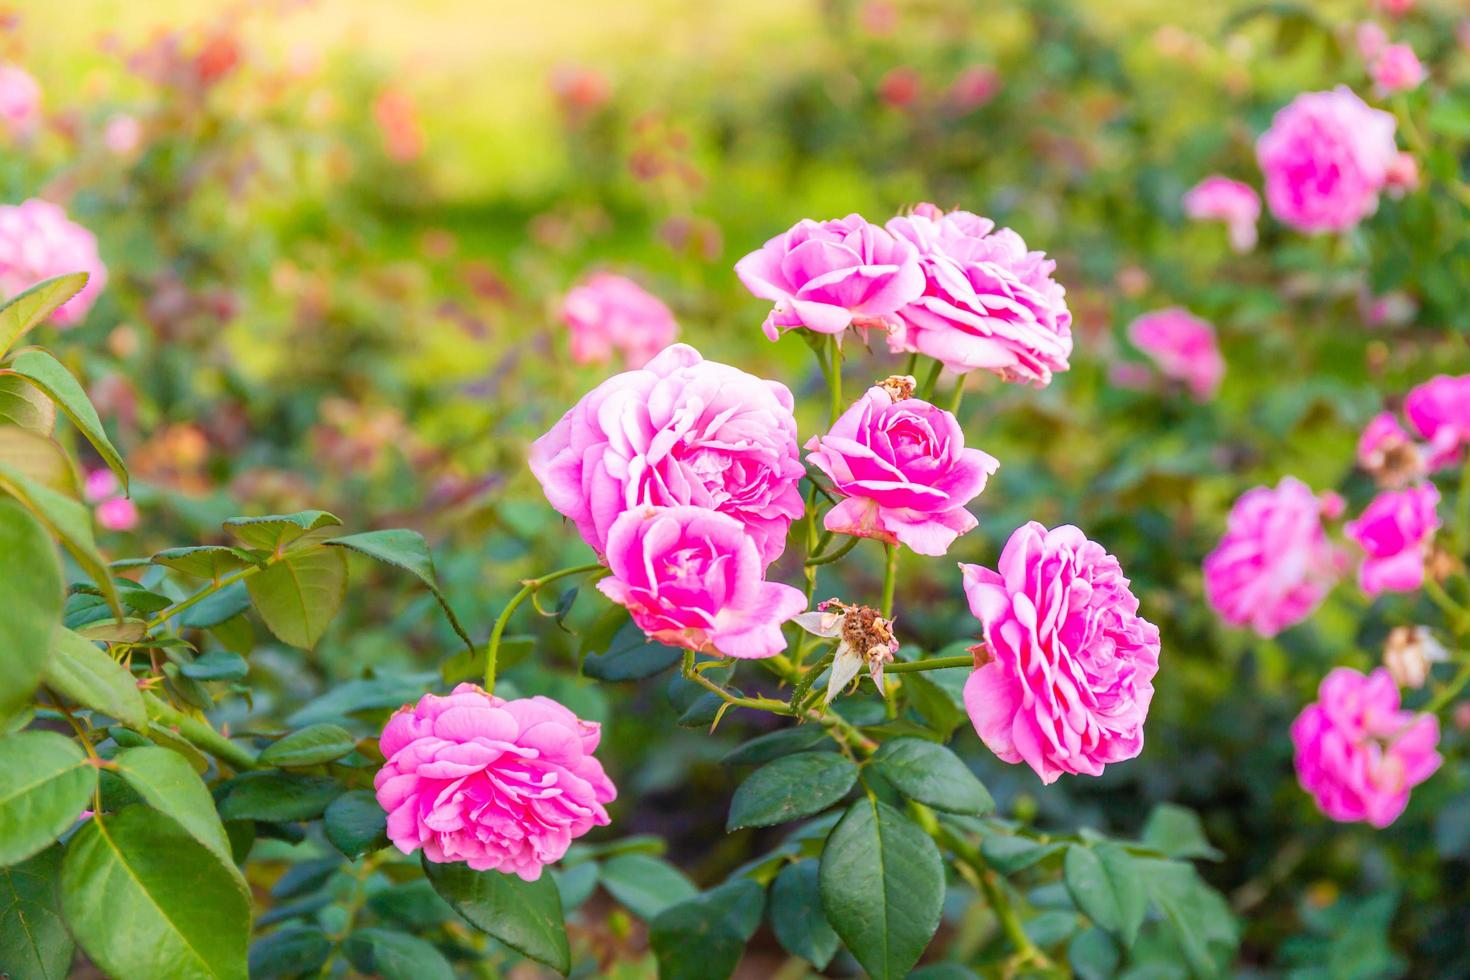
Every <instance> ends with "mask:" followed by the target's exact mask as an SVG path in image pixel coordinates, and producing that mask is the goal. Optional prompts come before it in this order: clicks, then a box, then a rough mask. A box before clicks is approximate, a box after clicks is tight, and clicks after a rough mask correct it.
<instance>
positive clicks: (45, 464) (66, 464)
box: [0, 425, 81, 497]
mask: <svg viewBox="0 0 1470 980" xmlns="http://www.w3.org/2000/svg"><path fill="white" fill-rule="evenodd" d="M0 463H6V464H8V465H10V466H13V467H15V469H16V470H17V471H19V472H21V473H24V474H25V475H26V476H28V477H30V478H31V479H32V480H35V481H36V482H37V483H39V484H41V485H42V486H44V487H49V488H50V489H52V490H55V491H56V492H57V493H61V494H65V495H66V496H68V497H79V496H81V482H80V479H79V478H78V476H77V470H76V467H75V466H74V465H73V464H72V461H71V457H69V456H67V454H66V451H65V450H63V449H62V448H61V445H60V444H59V443H57V441H56V440H55V439H52V438H51V437H50V436H43V435H39V434H37V433H35V432H27V431H26V430H25V429H17V428H16V427H15V426H13V425H0Z"/></svg>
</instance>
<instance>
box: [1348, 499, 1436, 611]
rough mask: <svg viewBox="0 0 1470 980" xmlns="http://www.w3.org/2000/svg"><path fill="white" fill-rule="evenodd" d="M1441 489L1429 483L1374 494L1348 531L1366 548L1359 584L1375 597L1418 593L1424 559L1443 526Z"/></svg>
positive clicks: (1349, 535) (1354, 539)
mask: <svg viewBox="0 0 1470 980" xmlns="http://www.w3.org/2000/svg"><path fill="white" fill-rule="evenodd" d="M1438 506H1439V491H1438V490H1436V489H1435V487H1434V484H1432V483H1425V484H1421V485H1419V486H1416V487H1410V488H1408V489H1407V490H1388V491H1385V492H1384V493H1381V494H1379V495H1378V496H1377V497H1374V498H1373V502H1372V503H1370V504H1369V505H1368V506H1367V507H1366V508H1364V510H1363V513H1362V514H1360V515H1359V516H1358V518H1357V520H1353V521H1348V522H1347V524H1346V525H1344V526H1343V532H1344V533H1345V534H1346V535H1347V536H1348V538H1350V539H1351V540H1352V541H1353V542H1355V543H1356V544H1357V545H1358V547H1360V548H1362V549H1363V563H1362V564H1361V565H1360V566H1359V567H1358V585H1359V586H1361V587H1362V589H1363V591H1364V592H1366V593H1367V594H1368V595H1370V596H1374V595H1378V594H1379V593H1381V592H1413V591H1415V590H1416V589H1418V588H1419V587H1420V586H1422V585H1423V584H1424V560H1425V558H1426V557H1428V555H1427V552H1428V548H1429V544H1430V541H1431V540H1432V538H1433V537H1434V532H1435V531H1436V530H1438V528H1439V516H1438V515H1437V514H1436V513H1435V508H1436V507H1438Z"/></svg>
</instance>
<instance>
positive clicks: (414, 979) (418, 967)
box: [342, 929, 454, 980]
mask: <svg viewBox="0 0 1470 980" xmlns="http://www.w3.org/2000/svg"><path fill="white" fill-rule="evenodd" d="M342 952H344V953H346V954H347V959H348V960H349V961H350V962H351V963H352V965H353V966H355V967H357V968H358V969H359V970H361V971H362V972H363V973H367V974H371V975H373V976H379V977H382V978H383V980H454V970H453V968H452V967H450V965H449V961H448V960H446V959H445V958H444V954H443V953H441V952H439V951H438V950H437V949H435V948H434V947H433V946H431V945H430V944H429V943H426V942H424V941H423V940H422V939H419V938H417V937H416V936H410V935H407V934H406V933H402V932H391V931H389V930H387V929H358V930H357V931H356V932H354V933H353V934H352V935H350V936H348V937H347V941H346V942H344V943H343V944H342Z"/></svg>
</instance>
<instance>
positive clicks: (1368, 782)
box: [1291, 667, 1443, 827]
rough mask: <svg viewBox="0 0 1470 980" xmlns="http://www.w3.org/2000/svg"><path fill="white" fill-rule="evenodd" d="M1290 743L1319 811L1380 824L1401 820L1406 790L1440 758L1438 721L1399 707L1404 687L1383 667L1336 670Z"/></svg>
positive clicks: (1300, 720)
mask: <svg viewBox="0 0 1470 980" xmlns="http://www.w3.org/2000/svg"><path fill="white" fill-rule="evenodd" d="M1291 742H1292V745H1294V746H1295V747H1296V753H1295V762H1296V774H1297V779H1298V780H1299V781H1300V782H1301V785H1302V789H1304V790H1306V791H1307V792H1308V793H1310V794H1311V795H1312V797H1313V799H1315V800H1316V801H1317V806H1318V808H1320V809H1321V811H1322V812H1323V813H1324V814H1326V815H1327V816H1328V817H1331V818H1332V819H1333V820H1339V821H1358V820H1366V821H1367V822H1368V823H1370V824H1372V825H1373V826H1375V827H1387V826H1388V825H1389V824H1391V823H1393V822H1394V821H1395V820H1397V819H1398V817H1399V814H1401V813H1403V812H1404V807H1406V806H1408V804H1409V790H1411V789H1413V788H1414V787H1415V786H1418V785H1419V784H1420V783H1422V782H1424V780H1426V779H1428V778H1429V777H1430V776H1432V775H1433V774H1434V772H1435V770H1437V769H1438V768H1439V766H1440V763H1441V762H1442V761H1443V760H1442V759H1441V758H1440V755H1439V752H1438V751H1437V747H1438V745H1439V719H1437V718H1435V717H1434V715H1430V714H1420V713H1416V712H1413V711H1402V710H1400V708H1399V689H1398V688H1397V687H1395V686H1394V682H1393V678H1392V677H1391V676H1390V675H1389V673H1388V671H1387V670H1385V669H1384V668H1382V667H1380V668H1378V669H1377V670H1375V671H1373V673H1371V674H1367V675H1365V674H1362V673H1360V672H1359V671H1356V670H1353V669H1352V668H1351V667H1336V668H1334V669H1333V670H1332V671H1331V672H1330V673H1328V675H1327V676H1326V677H1324V678H1322V684H1321V686H1320V687H1319V688H1318V690H1317V700H1316V701H1314V702H1313V703H1311V704H1309V705H1307V706H1306V707H1305V708H1304V709H1302V713H1301V714H1300V715H1298V716H1297V719H1296V721H1294V722H1292V725H1291Z"/></svg>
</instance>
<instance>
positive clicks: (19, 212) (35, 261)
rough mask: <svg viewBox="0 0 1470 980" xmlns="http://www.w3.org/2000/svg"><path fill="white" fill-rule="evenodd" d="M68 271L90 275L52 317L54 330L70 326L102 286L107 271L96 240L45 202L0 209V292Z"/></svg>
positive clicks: (8, 293)
mask: <svg viewBox="0 0 1470 980" xmlns="http://www.w3.org/2000/svg"><path fill="white" fill-rule="evenodd" d="M69 272H85V273H87V274H88V276H89V277H90V278H89V279H88V280H87V285H86V286H84V287H83V288H82V291H81V292H79V293H77V294H76V295H75V296H73V297H72V298H71V299H69V300H67V301H66V302H65V303H63V304H61V306H60V307H58V308H57V310H56V312H54V313H52V314H51V322H52V323H54V324H56V326H58V327H62V328H65V327H73V326H76V325H77V324H78V323H81V322H82V320H83V319H84V318H85V317H86V315H87V311H88V310H90V309H91V308H92V304H93V303H94V302H96V300H97V294H98V293H100V292H102V287H103V285H105V284H106V282H107V267H106V266H104V265H103V264H102V259H101V257H100V256H99V255H98V254H97V236H95V235H93V234H92V233H91V232H90V231H88V230H87V229H85V228H83V227H82V226H81V225H78V224H75V223H73V222H72V221H70V220H68V219H67V217H66V212H65V211H63V210H62V209H61V208H60V207H58V206H57V205H55V204H52V203H51V202H50V201H43V200H41V199H40V198H34V197H33V198H31V199H30V200H29V201H26V202H25V203H24V204H5V205H0V294H3V295H4V296H6V297H10V296H14V295H15V294H16V293H19V292H20V291H21V290H24V289H29V288H30V287H31V286H34V285H35V284H36V283H38V282H40V281H41V280H42V279H49V278H51V277H52V276H60V275H64V274H66V273H69Z"/></svg>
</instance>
